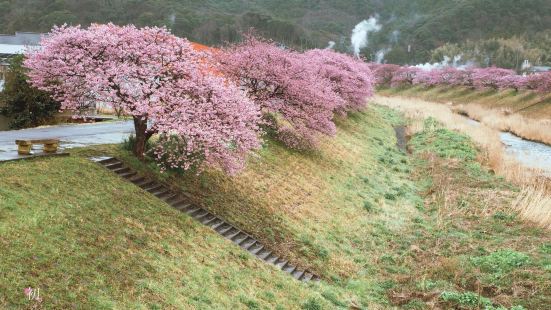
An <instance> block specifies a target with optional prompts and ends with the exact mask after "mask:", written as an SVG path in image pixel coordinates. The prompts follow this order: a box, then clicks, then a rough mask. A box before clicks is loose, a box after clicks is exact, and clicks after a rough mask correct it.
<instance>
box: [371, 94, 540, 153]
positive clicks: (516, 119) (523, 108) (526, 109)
mask: <svg viewBox="0 0 551 310" xmlns="http://www.w3.org/2000/svg"><path fill="white" fill-rule="evenodd" d="M379 93H380V94H381V95H385V96H389V95H390V96H403V97H414V98H419V99H424V100H428V101H432V102H440V103H451V104H452V105H453V109H454V110H455V111H456V112H458V113H461V114H465V115H467V116H469V117H471V118H473V119H476V120H478V121H480V122H482V123H484V124H486V125H488V126H490V127H492V128H494V129H497V130H501V131H509V132H512V133H514V134H515V135H517V136H519V137H522V138H525V139H528V140H532V141H539V142H543V143H546V144H550V145H551V94H548V95H542V94H539V93H536V92H533V91H527V90H521V91H515V90H502V91H498V90H474V89H471V88H466V87H449V86H448V87H444V86H436V87H429V88H427V87H422V86H414V87H405V88H395V89H384V90H381V91H380V92H379Z"/></svg>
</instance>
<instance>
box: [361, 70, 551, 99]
mask: <svg viewBox="0 0 551 310" xmlns="http://www.w3.org/2000/svg"><path fill="white" fill-rule="evenodd" d="M371 68H372V70H373V72H374V74H375V79H376V84H377V85H378V86H383V87H403V86H408V85H425V86H428V87H430V86H436V85H449V86H466V87H471V88H475V89H483V88H489V89H514V90H521V89H527V90H534V91H538V92H540V93H543V94H548V93H551V72H546V73H539V74H532V75H526V76H524V75H519V74H517V73H516V72H515V71H513V70H508V69H501V68H495V67H491V68H466V69H458V68H454V67H445V68H435V69H432V70H423V69H421V68H418V67H405V66H403V67H402V66H398V65H392V64H384V65H380V64H371Z"/></svg>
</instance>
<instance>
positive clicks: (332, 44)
mask: <svg viewBox="0 0 551 310" xmlns="http://www.w3.org/2000/svg"><path fill="white" fill-rule="evenodd" d="M335 44H337V43H335V41H329V42H328V44H327V47H326V48H325V49H326V50H332V49H333V48H334V47H335Z"/></svg>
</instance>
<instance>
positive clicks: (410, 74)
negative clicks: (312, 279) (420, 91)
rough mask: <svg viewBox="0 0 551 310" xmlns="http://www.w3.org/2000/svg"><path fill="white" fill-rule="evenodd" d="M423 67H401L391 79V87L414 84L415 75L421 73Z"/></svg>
mask: <svg viewBox="0 0 551 310" xmlns="http://www.w3.org/2000/svg"><path fill="white" fill-rule="evenodd" d="M420 71H421V69H419V68H416V67H400V68H399V69H398V70H396V71H395V72H394V74H393V75H392V78H391V79H390V86H391V87H401V86H406V85H412V84H413V81H414V79H415V77H416V76H417V75H418V74H419V72H420Z"/></svg>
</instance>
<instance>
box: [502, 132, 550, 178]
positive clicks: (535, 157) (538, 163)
mask: <svg viewBox="0 0 551 310" xmlns="http://www.w3.org/2000/svg"><path fill="white" fill-rule="evenodd" d="M501 142H503V144H505V148H506V151H507V153H508V154H511V155H513V156H515V157H516V158H517V159H518V161H519V162H520V163H522V164H523V165H525V166H527V167H530V168H537V169H542V170H545V171H546V172H549V173H551V146H549V145H546V144H543V143H538V142H532V141H528V140H524V139H522V138H520V137H518V136H515V135H514V134H512V133H509V132H502V133H501Z"/></svg>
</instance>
